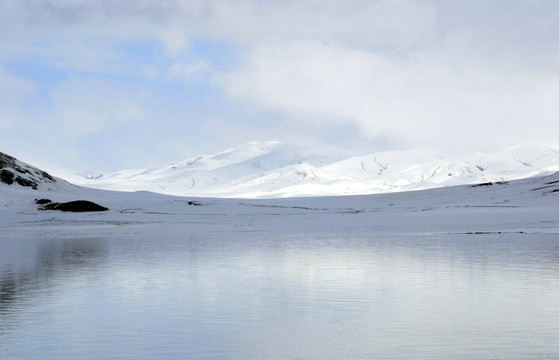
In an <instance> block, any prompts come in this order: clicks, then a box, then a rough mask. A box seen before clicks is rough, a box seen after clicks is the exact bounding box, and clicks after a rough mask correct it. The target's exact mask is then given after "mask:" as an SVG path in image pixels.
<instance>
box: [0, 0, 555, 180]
mask: <svg viewBox="0 0 559 360" xmlns="http://www.w3.org/2000/svg"><path fill="white" fill-rule="evenodd" d="M558 115H559V2H558V1H555V0H550V1H538V0H523V1H515V0H502V1H497V0H495V1H491V0H480V1H477V0H471V1H445V0H440V1H436V0H434V1H427V0H425V1H422V0H417V1H415V0H409V1H407V0H391V1H383V0H379V1H376V0H369V1H366V0H355V1H352V0H294V1H290V0H283V1H280V0H214V1H210V0H208V1H202V0H199V1H195V0H157V1H156V0H137V1H114V0H2V1H0V151H2V152H6V153H8V154H11V155H14V156H16V157H18V158H21V159H22V160H24V161H27V162H31V163H33V164H35V165H38V166H43V167H45V168H47V169H48V168H68V169H70V168H71V169H76V170H80V171H86V170H97V171H110V170H116V169H122V168H131V167H144V166H153V165H163V164H166V163H168V162H171V161H179V160H182V159H185V158H188V157H191V156H196V155H200V154H208V153H213V152H216V151H220V150H223V149H226V148H228V147H232V146H235V145H238V144H241V143H244V142H246V141H251V140H282V141H292V142H312V143H326V144H332V145H337V146H342V147H345V148H349V149H351V150H353V151H354V152H355V153H368V152H373V151H379V150H386V149H409V148H414V147H422V148H431V149H435V150H437V151H440V152H443V153H449V154H450V153H452V154H456V153H467V152H474V151H492V150H497V149H500V148H502V147H506V146H509V145H513V144H518V143H524V142H535V141H538V142H551V143H552V142H558V141H559V118H558Z"/></svg>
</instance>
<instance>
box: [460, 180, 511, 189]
mask: <svg viewBox="0 0 559 360" xmlns="http://www.w3.org/2000/svg"><path fill="white" fill-rule="evenodd" d="M508 183H509V182H508V181H497V182H484V183H481V184H475V185H471V186H470V187H473V188H475V187H481V186H493V185H507V184H508Z"/></svg>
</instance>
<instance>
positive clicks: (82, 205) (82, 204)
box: [35, 199, 109, 212]
mask: <svg viewBox="0 0 559 360" xmlns="http://www.w3.org/2000/svg"><path fill="white" fill-rule="evenodd" d="M35 204H38V205H41V206H39V210H58V211H69V212H88V211H107V210H109V209H108V208H106V207H104V206H101V205H99V204H96V203H94V202H91V201H88V200H76V201H69V202H65V203H59V202H52V201H51V200H49V199H36V200H35Z"/></svg>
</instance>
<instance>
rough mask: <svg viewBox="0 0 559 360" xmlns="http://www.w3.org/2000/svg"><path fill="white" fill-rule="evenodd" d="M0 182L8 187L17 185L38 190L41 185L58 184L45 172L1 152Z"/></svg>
mask: <svg viewBox="0 0 559 360" xmlns="http://www.w3.org/2000/svg"><path fill="white" fill-rule="evenodd" d="M0 182H3V183H5V184H8V185H12V184H14V183H15V184H18V185H20V186H24V187H30V188H32V189H34V190H37V189H38V186H39V184H40V183H51V184H52V183H55V182H56V179H55V178H53V177H52V176H51V175H50V174H48V173H47V172H45V171H42V170H39V169H37V168H35V167H33V166H30V165H27V164H25V163H22V162H21V161H18V160H17V159H16V158H14V157H12V156H10V155H6V154H4V153H2V152H0Z"/></svg>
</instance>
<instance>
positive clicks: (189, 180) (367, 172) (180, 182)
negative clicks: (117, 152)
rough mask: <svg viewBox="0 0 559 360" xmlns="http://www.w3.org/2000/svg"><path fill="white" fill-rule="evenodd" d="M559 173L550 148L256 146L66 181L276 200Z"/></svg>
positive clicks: (555, 153)
mask: <svg viewBox="0 0 559 360" xmlns="http://www.w3.org/2000/svg"><path fill="white" fill-rule="evenodd" d="M558 170H559V151H558V150H556V149H555V148H553V147H552V146H549V145H543V144H521V145H515V146H511V147H508V148H505V149H502V150H499V151H497V152H493V153H490V154H485V153H481V152H476V153H472V154H468V155H464V156H458V157H450V158H447V157H444V156H442V155H441V154H440V153H437V152H434V151H430V150H425V149H420V150H404V151H383V152H377V153H373V154H367V155H361V156H351V157H350V156H348V155H347V154H346V153H344V152H343V150H340V149H336V148H333V147H327V148H321V147H318V146H305V145H303V146H301V145H294V144H289V143H281V142H278V141H267V142H257V141H254V142H249V143H246V144H242V145H240V146H238V147H235V148H231V149H227V150H225V151H221V152H218V153H216V154H213V155H204V156H198V157H193V158H191V159H187V160H183V161H180V162H175V163H171V164H168V165H165V166H161V167H156V168H151V169H134V170H121V171H118V172H115V173H111V174H108V175H105V176H101V177H94V178H92V177H91V176H89V177H83V176H82V177H80V176H75V175H72V174H66V178H67V179H68V180H69V181H70V182H72V183H75V184H77V185H81V186H87V187H94V188H99V189H105V190H117V191H139V190H147V191H153V192H158V193H164V194H168V195H182V196H211V197H247V198H276V197H297V196H324V195H360V194H374V193H382V192H396V191H407V190H421V189H429V188H434V187H445V186H452V185H464V184H475V183H486V182H498V181H508V180H514V179H520V178H527V177H533V176H537V175H545V174H550V173H552V172H554V171H558ZM61 177H65V176H64V175H62V176H61Z"/></svg>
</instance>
